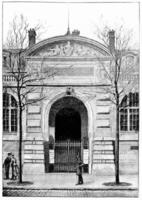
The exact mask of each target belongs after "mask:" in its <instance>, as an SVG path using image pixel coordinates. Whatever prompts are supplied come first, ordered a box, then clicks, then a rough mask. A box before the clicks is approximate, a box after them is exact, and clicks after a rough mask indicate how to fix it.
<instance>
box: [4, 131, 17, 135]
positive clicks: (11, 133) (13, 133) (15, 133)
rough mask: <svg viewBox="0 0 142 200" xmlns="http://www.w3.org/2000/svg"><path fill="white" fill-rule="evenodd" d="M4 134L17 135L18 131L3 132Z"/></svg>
mask: <svg viewBox="0 0 142 200" xmlns="http://www.w3.org/2000/svg"><path fill="white" fill-rule="evenodd" d="M3 135H17V132H3Z"/></svg>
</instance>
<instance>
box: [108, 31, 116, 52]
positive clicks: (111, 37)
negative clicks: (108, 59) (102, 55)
mask: <svg viewBox="0 0 142 200" xmlns="http://www.w3.org/2000/svg"><path fill="white" fill-rule="evenodd" d="M108 35H109V49H110V51H111V53H112V52H114V50H115V31H114V30H110V31H109V32H108Z"/></svg>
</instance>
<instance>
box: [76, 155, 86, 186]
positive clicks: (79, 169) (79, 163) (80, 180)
mask: <svg viewBox="0 0 142 200" xmlns="http://www.w3.org/2000/svg"><path fill="white" fill-rule="evenodd" d="M83 165H84V164H83V162H82V161H81V159H78V160H77V167H76V175H77V177H78V182H77V184H76V185H80V184H83V177H82V171H83Z"/></svg>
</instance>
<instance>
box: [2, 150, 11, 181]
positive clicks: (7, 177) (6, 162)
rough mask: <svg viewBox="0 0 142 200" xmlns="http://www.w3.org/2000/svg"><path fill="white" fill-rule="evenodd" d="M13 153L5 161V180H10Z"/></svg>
mask: <svg viewBox="0 0 142 200" xmlns="http://www.w3.org/2000/svg"><path fill="white" fill-rule="evenodd" d="M11 159H12V158H11V153H8V154H7V157H6V158H5V160H4V163H3V168H4V174H5V178H6V179H9V171H10V165H11Z"/></svg>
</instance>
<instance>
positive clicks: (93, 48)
mask: <svg viewBox="0 0 142 200" xmlns="http://www.w3.org/2000/svg"><path fill="white" fill-rule="evenodd" d="M109 40H110V47H112V48H113V45H114V34H113V33H112V32H110V35H109ZM35 41H36V33H35V31H34V30H33V29H31V30H30V31H29V48H27V49H26V50H24V51H23V55H24V57H25V60H26V72H27V73H37V72H38V73H40V74H41V75H42V76H43V77H44V78H43V80H42V81H38V80H37V81H34V82H33V83H31V85H27V87H34V91H33V92H31V93H30V94H28V96H27V98H28V100H34V99H36V98H39V97H40V95H44V96H45V97H46V98H45V99H43V100H42V101H39V102H35V103H33V104H31V105H27V107H26V109H25V110H24V112H23V151H22V153H23V172H24V173H47V172H72V171H74V166H75V162H76V156H77V155H79V156H80V157H81V159H82V160H83V162H84V163H85V172H86V173H90V174H91V173H98V174H105V173H107V174H114V140H115V106H114V105H113V104H112V102H111V101H110V98H109V94H108V93H106V92H105V90H104V88H106V87H108V84H107V82H106V80H105V79H103V78H102V76H101V73H100V62H103V63H105V64H106V65H107V64H108V63H109V61H110V59H111V53H110V49H108V48H107V47H105V46H104V45H102V44H101V43H99V42H97V41H94V40H92V39H89V38H86V37H82V36H80V33H79V31H77V30H75V31H73V32H72V33H67V34H66V35H63V36H57V37H52V38H49V39H46V40H43V41H41V42H39V43H36V42H35ZM13 53H15V54H18V50H16V49H15V50H6V49H4V50H3V88H4V89H3V158H5V156H6V154H7V152H13V153H15V155H16V157H17V158H18V140H19V134H18V131H19V127H18V109H17V106H16V105H17V103H16V102H17V100H18V99H17V96H16V94H15V93H14V92H12V90H11V87H15V84H16V83H15V80H14V77H12V76H11V75H9V73H8V70H7V62H8V63H10V57H11V54H13ZM124 65H130V66H133V67H134V68H136V69H137V73H138V70H139V54H138V51H128V52H126V55H125V59H124ZM35 88H36V90H35ZM126 101H127V102H129V106H128V107H126V108H125V109H123V110H122V112H120V173H137V172H138V130H139V97H138V91H133V92H132V93H130V94H128V95H127V97H124V99H123V100H122V104H123V103H124V104H125V103H126Z"/></svg>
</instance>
